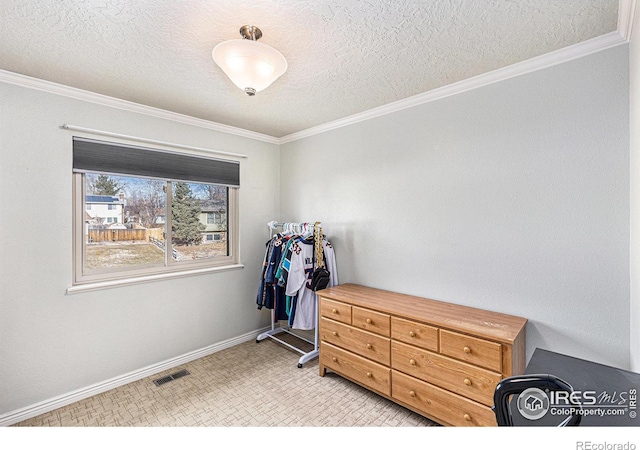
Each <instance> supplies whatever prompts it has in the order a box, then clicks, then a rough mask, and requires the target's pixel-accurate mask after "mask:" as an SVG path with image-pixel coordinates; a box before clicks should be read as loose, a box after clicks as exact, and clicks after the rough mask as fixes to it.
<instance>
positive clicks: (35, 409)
mask: <svg viewBox="0 0 640 450" xmlns="http://www.w3.org/2000/svg"><path fill="white" fill-rule="evenodd" d="M267 329H268V328H264V329H261V330H257V331H252V332H250V333H247V334H244V335H242V336H238V337H235V338H232V339H228V340H226V341H223V342H219V343H217V344H213V345H210V346H208V347H204V348H201V349H198V350H195V351H193V352H189V353H185V354H184V355H181V356H178V357H175V358H171V359H167V360H165V361H162V362H159V363H157V364H152V365H150V366H147V367H143V368H142V369H139V370H135V371H133V372H129V373H126V374H124V375H121V376H118V377H115V378H111V379H109V380H106V381H103V382H100V383H96V384H93V385H91V386H87V387H84V388H82V389H78V390H76V391H73V392H69V393H67V394H63V395H60V396H58V397H54V398H51V399H49V400H45V401H43V402H39V403H36V404H34V405H31V406H27V407H25V408H20V409H18V410H15V411H12V412H9V413H7V414H3V415H0V427H8V426H11V425H14V424H16V423H18V422H22V421H23V420H27V419H30V418H32V417H35V416H39V415H40V414H44V413H47V412H49V411H53V410H54V409H57V408H61V407H63V406H66V405H69V404H71V403H74V402H77V401H79V400H83V399H85V398H89V397H91V396H93V395H96V394H100V393H102V392H106V391H108V390H110V389H114V388H117V387H119V386H123V385H125V384H128V383H131V382H133V381H137V380H141V379H143V378H146V377H148V376H151V375H153V374H156V373H159V372H162V371H163V370H167V369H171V368H172V367H176V366H179V365H180V364H185V363H188V362H190V361H194V360H196V359H198V358H203V357H205V356H208V355H211V354H213V353H216V352H219V351H220V350H224V349H226V348H230V347H233V346H235V345H238V344H242V343H244V342H247V341H250V340H253V339H256V337H257V336H258V335H259V334H260V333H262V332H264V331H266V330H267Z"/></svg>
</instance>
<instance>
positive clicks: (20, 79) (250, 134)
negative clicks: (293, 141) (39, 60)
mask: <svg viewBox="0 0 640 450" xmlns="http://www.w3.org/2000/svg"><path fill="white" fill-rule="evenodd" d="M0 82H5V83H9V84H14V85H17V86H22V87H26V88H30V89H35V90H38V91H43V92H47V93H50V94H57V95H62V96H64V97H69V98H73V99H76V100H83V101H86V102H89V103H95V104H98V105H102V106H109V107H111V108H117V109H122V110H124V111H129V112H135V113H140V114H145V115H147V116H152V117H157V118H160V119H166V120H171V121H174V122H179V123H183V124H186V125H192V126H196V127H200V128H206V129H209V130H214V131H220V132H222V133H228V134H233V135H235V136H241V137H245V138H249V139H254V140H257V141H263V142H268V143H270V144H279V143H280V140H279V139H278V138H277V137H273V136H269V135H266V134H262V133H257V132H255V131H249V130H245V129H244V128H237V127H232V126H230V125H224V124H221V123H217V122H212V121H209V120H204V119H198V118H196V117H192V116H187V115H185V114H180V113H175V112H172V111H167V110H164V109H160V108H154V107H152V106H147V105H142V104H139V103H134V102H130V101H127V100H122V99H119V98H115V97H109V96H108V95H103V94H98V93H95V92H90V91H85V90H83V89H78V88H74V87H71V86H65V85H63V84H58V83H53V82H51V81H46V80H41V79H39V78H33V77H30V76H27V75H22V74H19V73H15V72H9V71H6V70H2V69H0Z"/></svg>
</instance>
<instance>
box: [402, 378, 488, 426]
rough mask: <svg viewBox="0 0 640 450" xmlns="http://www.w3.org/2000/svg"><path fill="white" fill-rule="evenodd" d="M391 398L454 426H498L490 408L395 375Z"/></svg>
mask: <svg viewBox="0 0 640 450" xmlns="http://www.w3.org/2000/svg"><path fill="white" fill-rule="evenodd" d="M391 376H392V378H393V389H392V393H391V396H392V397H393V398H394V399H396V400H398V401H400V402H403V403H405V404H407V405H409V406H411V407H412V408H415V409H416V410H418V411H421V412H423V413H424V414H426V415H428V416H431V417H436V418H438V420H441V421H443V422H444V423H445V424H448V425H453V426H463V427H464V426H496V425H497V423H496V418H495V414H494V413H493V411H491V409H490V408H489V407H487V406H483V405H481V404H479V403H476V402H474V401H472V400H469V399H466V398H464V397H461V396H459V395H456V394H454V393H452V392H449V391H446V390H444V389H441V388H439V387H437V386H433V385H431V384H429V383H425V382H424V381H420V380H417V379H415V378H412V377H410V376H408V375H405V374H403V373H400V372H398V371H396V370H394V371H393V372H392V375H391Z"/></svg>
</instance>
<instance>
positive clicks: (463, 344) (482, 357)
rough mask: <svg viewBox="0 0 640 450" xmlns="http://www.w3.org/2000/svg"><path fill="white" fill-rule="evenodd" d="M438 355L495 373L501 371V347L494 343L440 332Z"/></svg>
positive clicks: (445, 331) (444, 331)
mask: <svg viewBox="0 0 640 450" xmlns="http://www.w3.org/2000/svg"><path fill="white" fill-rule="evenodd" d="M440 353H442V354H444V355H448V356H451V357H453V358H456V359H461V360H463V361H467V362H469V363H472V364H475V365H478V366H482V367H486V368H487V369H491V370H495V371H496V372H501V371H502V346H501V345H500V344H498V343H496V342H491V341H486V340H484V339H480V338H475V337H471V336H467V335H464V334H458V333H454V332H452V331H447V330H440Z"/></svg>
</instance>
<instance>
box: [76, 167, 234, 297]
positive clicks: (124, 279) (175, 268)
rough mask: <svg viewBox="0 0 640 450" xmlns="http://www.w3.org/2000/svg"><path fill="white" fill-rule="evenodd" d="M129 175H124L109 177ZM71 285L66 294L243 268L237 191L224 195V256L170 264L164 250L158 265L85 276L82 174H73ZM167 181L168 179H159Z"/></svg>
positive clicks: (168, 209)
mask: <svg viewBox="0 0 640 450" xmlns="http://www.w3.org/2000/svg"><path fill="white" fill-rule="evenodd" d="M112 175H118V176H130V175H126V174H112ZM72 176H73V227H72V229H73V268H74V270H73V272H74V273H73V283H72V284H73V285H72V287H70V288H68V289H67V293H69V294H71V293H75V292H80V291H85V290H94V289H102V288H107V287H112V286H118V285H123V284H135V283H141V282H148V281H153V280H157V279H164V278H167V277H176V276H190V275H194V274H199V273H207V272H212V271H219V270H228V269H236V268H242V267H244V266H243V265H242V264H241V263H240V252H239V248H240V245H239V244H240V242H239V234H240V233H239V229H240V227H239V188H237V187H229V188H228V196H227V208H228V213H227V221H228V223H227V242H228V247H227V248H228V253H229V254H228V255H226V256H216V257H212V258H203V259H200V260H193V261H173V259H172V258H171V256H170V253H171V252H169V251H167V250H165V260H164V264H163V265H162V266H160V265H150V266H136V267H131V268H117V269H103V270H98V271H93V272H92V273H85V272H84V267H85V260H84V258H85V242H84V212H85V210H86V209H85V208H86V204H85V202H84V199H85V198H86V183H85V182H84V177H85V175H84V174H82V173H73V174H72ZM163 181H169V180H163ZM171 195H172V189H167V197H166V201H167V206H166V214H165V224H164V227H165V236H166V237H167V238H166V239H167V240H166V246H167V248H171V232H170V230H171V228H172V227H171Z"/></svg>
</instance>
